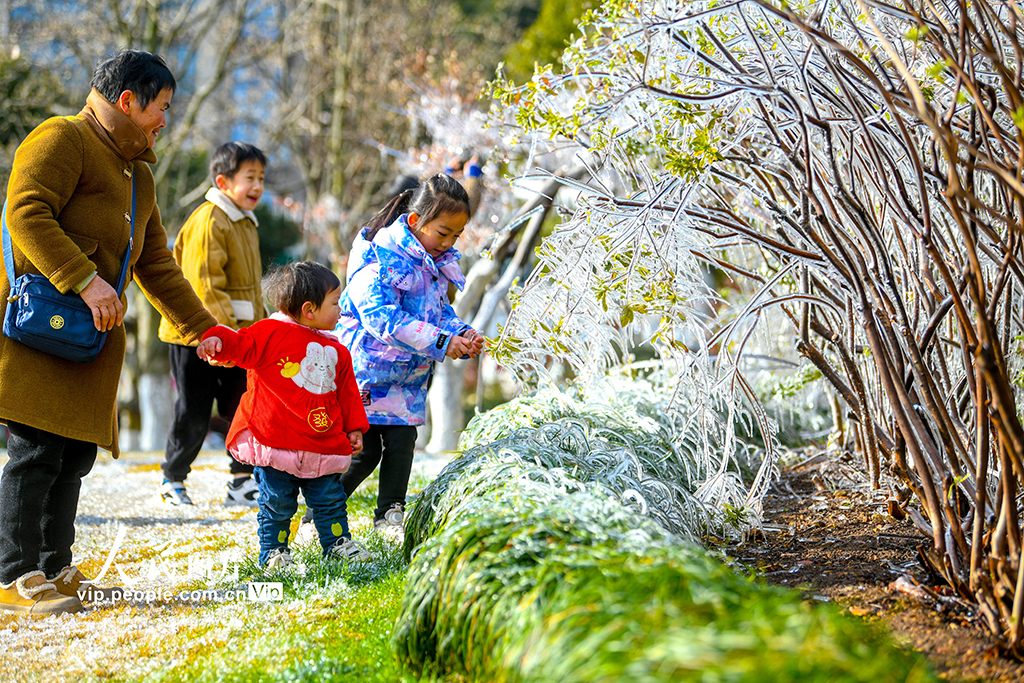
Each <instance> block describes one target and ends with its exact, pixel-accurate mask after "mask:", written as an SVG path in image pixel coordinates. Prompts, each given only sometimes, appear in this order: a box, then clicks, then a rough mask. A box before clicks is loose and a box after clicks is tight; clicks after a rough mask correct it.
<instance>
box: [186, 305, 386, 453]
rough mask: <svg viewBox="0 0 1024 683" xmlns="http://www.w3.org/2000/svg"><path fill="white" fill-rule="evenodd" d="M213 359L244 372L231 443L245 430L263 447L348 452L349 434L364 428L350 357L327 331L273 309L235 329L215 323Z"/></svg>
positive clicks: (365, 424) (349, 449) (367, 424)
mask: <svg viewBox="0 0 1024 683" xmlns="http://www.w3.org/2000/svg"><path fill="white" fill-rule="evenodd" d="M207 337H219V338H220V340H221V342H222V343H223V349H222V350H221V351H220V352H219V353H217V355H216V359H217V360H218V361H233V362H234V363H235V365H238V366H239V367H243V368H245V369H246V370H247V388H246V391H245V394H244V395H243V396H242V400H241V402H240V403H239V405H238V409H237V410H236V411H235V417H234V419H233V420H232V421H231V429H229V430H228V436H227V445H228V446H229V447H230V446H231V444H233V443H234V442H235V439H236V438H237V437H238V435H239V434H240V433H241V432H243V431H245V430H246V429H248V430H249V431H250V432H252V435H253V436H254V437H255V438H256V440H257V441H259V442H260V443H261V444H263V445H264V446H270V447H272V448H282V449H287V450H291V451H310V452H312V453H331V454H338V455H349V454H351V453H352V444H351V443H350V442H349V439H348V433H349V432H355V431H359V432H366V431H367V430H368V429H369V428H370V424H369V422H367V420H366V411H365V410H364V408H363V402H362V399H361V398H360V397H359V387H358V386H357V385H356V380H355V375H354V374H353V372H352V356H351V355H349V352H348V349H346V348H345V347H344V346H342V345H341V344H339V343H338V341H337V339H335V337H334V336H332V335H329V334H327V333H326V332H321V331H319V330H315V329H313V328H310V327H306V326H305V325H300V324H298V323H297V322H295V321H293V320H291V319H290V318H288V317H287V316H284V315H282V314H280V313H275V314H274V315H272V316H271V317H270V318H267V319H266V320H261V321H259V322H257V323H254V324H252V325H250V326H249V327H243V328H241V329H239V330H238V331H237V332H236V331H235V330H232V329H231V328H230V327H225V326H223V325H217V326H216V327H213V328H211V329H210V330H209V331H207V332H206V334H204V335H203V339H206V338H207Z"/></svg>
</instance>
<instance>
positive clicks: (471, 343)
mask: <svg viewBox="0 0 1024 683" xmlns="http://www.w3.org/2000/svg"><path fill="white" fill-rule="evenodd" d="M483 348H484V338H483V337H481V336H480V335H478V334H477V333H476V330H466V331H465V332H463V333H462V335H461V336H458V337H452V340H451V341H450V342H448V352H447V353H446V354H445V355H446V356H448V357H449V358H452V359H459V358H462V357H464V356H469V357H470V358H476V357H477V356H479V355H480V352H481V351H482V350H483Z"/></svg>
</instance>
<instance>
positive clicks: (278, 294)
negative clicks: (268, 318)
mask: <svg viewBox="0 0 1024 683" xmlns="http://www.w3.org/2000/svg"><path fill="white" fill-rule="evenodd" d="M340 286H341V280H340V279H339V278H338V276H337V275H335V274H334V272H333V271H332V270H331V269H330V268H328V267H327V266H324V265H321V264H319V263H317V262H316V261H298V262H292V263H286V264H284V265H283V266H277V267H275V268H273V269H272V270H270V272H268V273H267V274H266V275H264V276H263V296H264V297H266V299H267V302H268V303H269V304H270V305H271V306H273V307H274V308H276V309H277V310H279V311H281V312H282V313H285V314H287V315H289V316H290V317H292V318H298V317H299V316H300V315H302V304H304V303H306V302H307V301H309V302H311V303H312V304H313V305H314V306H316V307H317V308H320V307H321V306H322V305H323V303H324V299H326V298H327V293H328V292H330V291H333V290H335V289H337V288H338V287H340Z"/></svg>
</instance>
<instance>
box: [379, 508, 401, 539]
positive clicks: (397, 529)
mask: <svg viewBox="0 0 1024 683" xmlns="http://www.w3.org/2000/svg"><path fill="white" fill-rule="evenodd" d="M373 528H374V529H375V530H376V531H378V532H379V533H383V534H388V535H392V536H397V537H403V536H405V506H404V505H402V504H401V503H393V504H392V505H391V507H390V508H388V510H387V512H385V513H384V516H383V517H382V518H380V519H378V520H375V521H374V523H373Z"/></svg>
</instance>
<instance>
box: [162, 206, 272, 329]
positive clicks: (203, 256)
mask: <svg viewBox="0 0 1024 683" xmlns="http://www.w3.org/2000/svg"><path fill="white" fill-rule="evenodd" d="M206 200H207V201H205V202H204V203H203V204H202V205H201V206H200V207H199V208H197V209H196V210H195V211H193V212H192V215H191V216H189V218H188V220H187V221H185V225H184V226H182V228H181V231H180V232H178V238H177V239H176V240H175V241H174V260H175V262H176V263H177V264H178V265H179V266H181V270H182V272H183V273H184V274H185V279H187V280H188V281H189V283H190V284H191V285H192V288H193V289H195V291H196V295H197V296H198V297H199V300H200V301H202V302H203V306H205V307H206V310H207V311H209V312H210V313H211V314H213V317H214V318H216V319H217V322H218V323H220V324H221V325H226V326H227V327H230V328H231V329H233V330H237V329H238V328H239V327H242V326H248V325H251V324H253V323H254V322H256V321H258V320H263V319H264V318H266V317H267V315H266V311H265V309H264V306H263V289H262V287H261V286H260V277H261V276H262V274H263V269H262V267H261V265H260V240H259V235H258V234H257V232H256V217H255V216H253V215H252V213H251V212H249V211H242V210H241V209H239V208H238V207H237V206H235V205H234V204H233V203H232V201H231V199H230V198H229V197H228V196H227V195H226V194H224V193H223V192H221V191H220V190H218V189H217V188H211V189H210V191H209V192H207V193H206ZM159 336H160V339H161V340H163V341H165V342H167V343H169V344H179V345H182V346H197V345H198V344H199V341H198V340H191V341H189V340H186V339H185V338H184V337H183V336H182V335H181V333H180V332H179V331H178V329H177V328H176V327H175V326H174V325H173V324H172V322H171V321H170V320H168V319H167V318H164V319H162V320H161V321H160V330H159Z"/></svg>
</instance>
